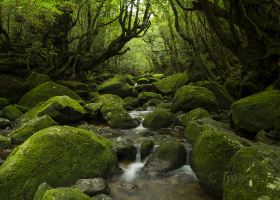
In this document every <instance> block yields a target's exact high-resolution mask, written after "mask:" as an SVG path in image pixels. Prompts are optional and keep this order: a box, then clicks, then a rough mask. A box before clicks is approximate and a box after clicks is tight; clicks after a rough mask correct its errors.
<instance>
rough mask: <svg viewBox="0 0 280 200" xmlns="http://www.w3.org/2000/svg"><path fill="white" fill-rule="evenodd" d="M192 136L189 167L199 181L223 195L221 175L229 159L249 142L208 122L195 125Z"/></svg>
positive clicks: (215, 192) (222, 175)
mask: <svg viewBox="0 0 280 200" xmlns="http://www.w3.org/2000/svg"><path fill="white" fill-rule="evenodd" d="M193 131H197V133H196V136H195V138H193V151H192V157H191V167H192V169H193V170H194V171H195V173H196V175H197V177H198V178H199V182H200V183H201V185H203V186H204V187H205V188H206V189H207V190H208V191H210V192H211V193H212V194H214V195H215V196H218V197H219V198H221V197H222V195H223V177H224V174H225V173H226V171H227V167H228V164H229V161H230V159H231V158H232V157H233V156H234V154H235V153H236V152H237V151H238V150H240V149H241V148H243V147H245V146H247V145H249V142H247V141H245V140H243V139H241V138H239V137H238V136H235V135H234V133H232V132H230V131H227V130H225V129H222V128H218V127H214V126H212V125H210V124H207V125H203V126H200V127H197V128H196V129H195V130H193Z"/></svg>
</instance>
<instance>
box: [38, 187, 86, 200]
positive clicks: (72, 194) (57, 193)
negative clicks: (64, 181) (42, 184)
mask: <svg viewBox="0 0 280 200" xmlns="http://www.w3.org/2000/svg"><path fill="white" fill-rule="evenodd" d="M42 200H91V198H90V197H89V196H87V195H86V194H84V193H83V192H81V191H80V190H78V189H74V188H55V189H50V190H48V191H47V192H46V193H45V194H44V196H43V199H42Z"/></svg>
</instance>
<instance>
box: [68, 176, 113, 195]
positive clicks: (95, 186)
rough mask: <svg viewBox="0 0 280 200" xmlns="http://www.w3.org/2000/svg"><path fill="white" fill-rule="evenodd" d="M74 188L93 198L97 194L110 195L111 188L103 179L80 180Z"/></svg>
mask: <svg viewBox="0 0 280 200" xmlns="http://www.w3.org/2000/svg"><path fill="white" fill-rule="evenodd" d="M72 187H73V188H76V189H78V190H80V191H81V192H83V193H85V194H87V195H89V196H91V197H92V196H94V195H97V194H109V193H110V188H109V186H108V184H107V182H106V180H104V179H103V178H94V179H79V180H77V182H76V184H75V185H73V186H72Z"/></svg>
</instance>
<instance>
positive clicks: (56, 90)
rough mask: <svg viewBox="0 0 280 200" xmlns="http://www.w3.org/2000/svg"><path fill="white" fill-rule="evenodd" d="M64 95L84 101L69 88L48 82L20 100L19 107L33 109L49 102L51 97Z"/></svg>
mask: <svg viewBox="0 0 280 200" xmlns="http://www.w3.org/2000/svg"><path fill="white" fill-rule="evenodd" d="M64 95H65V96H69V97H70V98H72V99H75V100H82V99H81V97H80V96H79V95H78V94H77V93H75V92H74V91H72V90H70V89H69V88H67V87H64V86H62V85H59V84H56V83H54V82H46V83H43V84H41V85H39V86H37V87H35V88H33V89H32V90H30V91H29V92H27V93H26V94H25V95H24V96H23V97H22V98H21V99H20V101H19V105H22V106H26V107H28V108H32V107H34V106H36V105H37V104H39V103H41V102H44V101H47V100H48V99H49V98H51V97H54V96H64Z"/></svg>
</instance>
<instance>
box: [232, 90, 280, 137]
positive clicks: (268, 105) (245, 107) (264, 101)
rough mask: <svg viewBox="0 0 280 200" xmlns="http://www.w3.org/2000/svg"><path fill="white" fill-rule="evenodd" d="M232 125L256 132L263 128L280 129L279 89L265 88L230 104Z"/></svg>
mask: <svg viewBox="0 0 280 200" xmlns="http://www.w3.org/2000/svg"><path fill="white" fill-rule="evenodd" d="M231 114H232V119H233V123H234V126H235V127H236V128H239V129H243V130H246V131H249V132H253V133H257V132H258V131H260V130H262V129H264V130H267V129H276V130H280V123H279V120H280V91H279V90H267V91H264V92H261V93H258V94H255V95H252V96H248V97H245V98H243V99H240V100H239V101H237V102H235V103H234V104H232V106H231Z"/></svg>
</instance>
